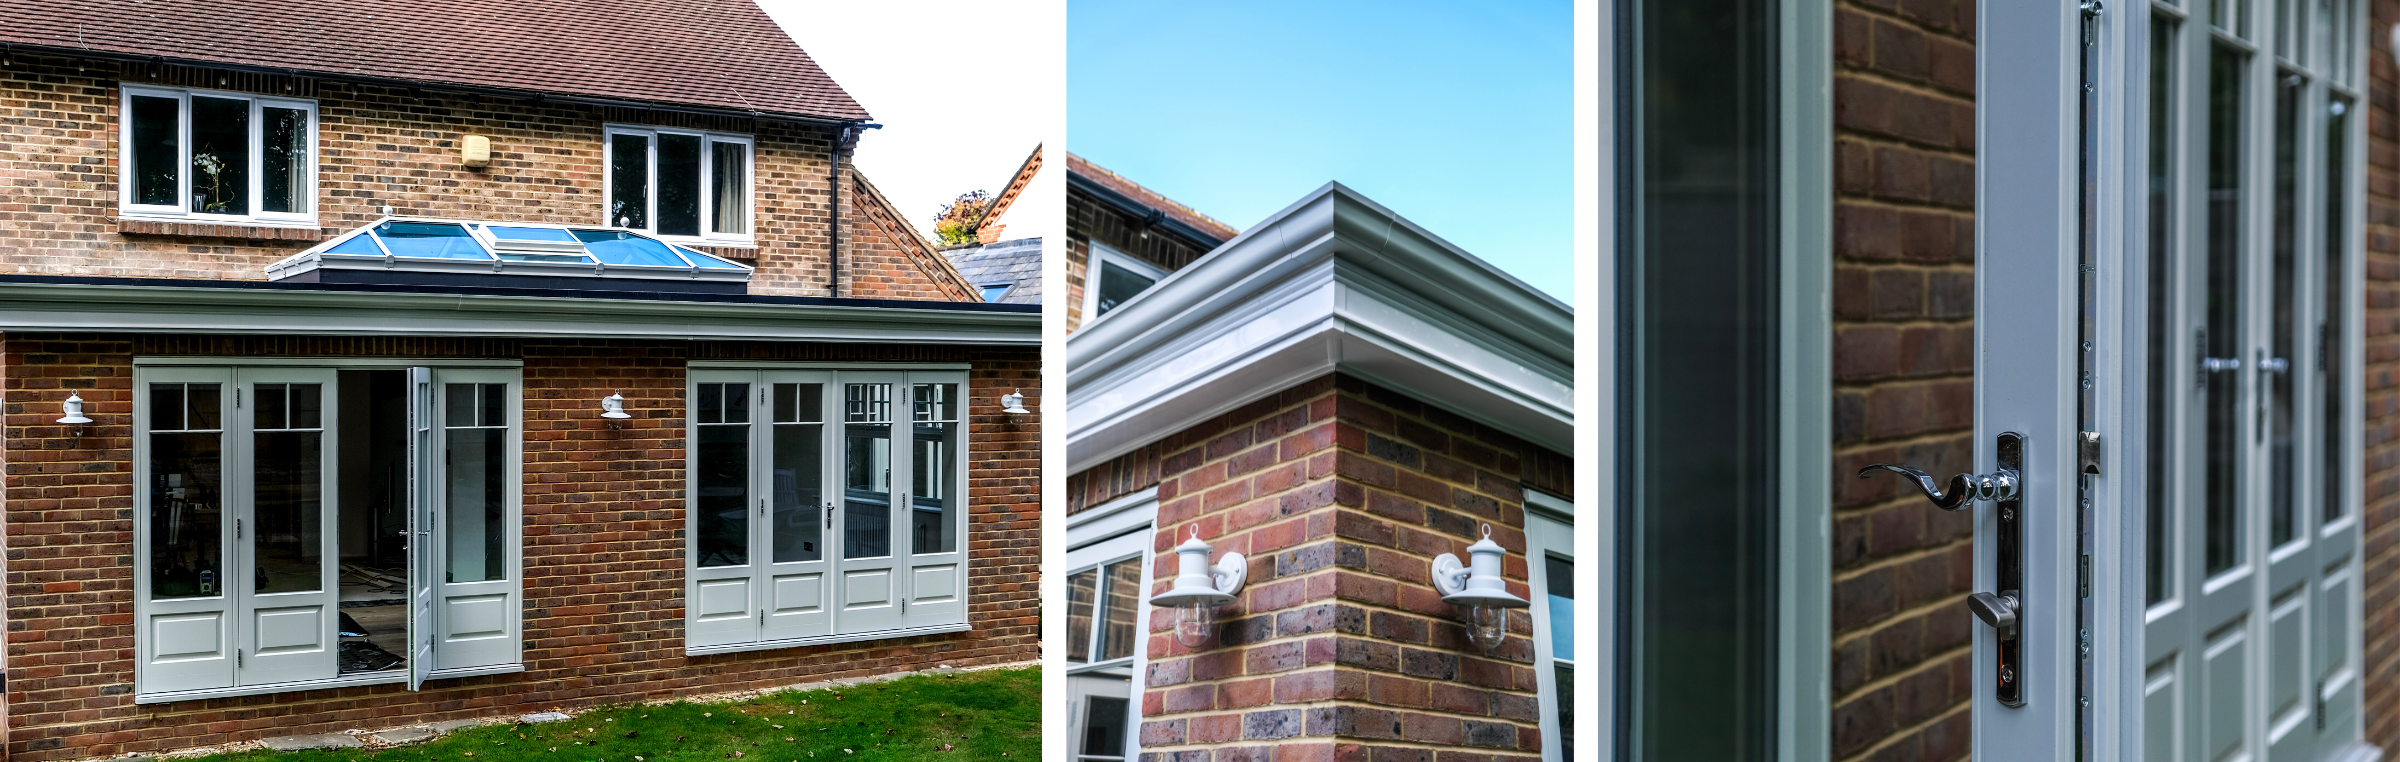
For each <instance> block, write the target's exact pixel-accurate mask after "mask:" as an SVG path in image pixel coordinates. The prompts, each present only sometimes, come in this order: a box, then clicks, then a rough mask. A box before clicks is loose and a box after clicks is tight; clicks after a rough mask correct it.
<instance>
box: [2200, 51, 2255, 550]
mask: <svg viewBox="0 0 2400 762" xmlns="http://www.w3.org/2000/svg"><path fill="white" fill-rule="evenodd" d="M2243 58H2244V56H2243V54H2242V53H2240V52H2238V51H2234V50H2231V49H2229V48H2226V47H2224V46H2223V45H2215V46H2211V48H2210V50H2209V72H2208V73H2209V83H2208V276H2207V277H2208V290H2207V294H2206V296H2207V305H2206V308H2205V311H2204V313H2203V314H2204V315H2205V316H2206V318H2205V319H2206V320H2207V323H2206V324H2205V327H2203V328H2202V329H2201V330H2200V339H2199V341H2198V342H2197V343H2198V344H2199V345H2200V346H2199V349H2200V350H2201V352H2202V354H2203V356H2205V357H2210V358H2217V359H2220V360H2232V361H2237V362H2238V361H2239V360H2240V359H2241V356H2242V350H2241V338H2242V334H2241V314H2242V308H2241V298H2242V283H2241V277H2242V220H2241V216H2242V149H2243V147H2244V145H2245V143H2244V142H2243V140H2242V132H2243V129H2242V128H2243V124H2242V102H2243V99H2242V71H2243V68H2244V66H2245V65H2246V64H2245V62H2244V61H2243V60H2242V59H2243ZM2201 376H2202V379H2201V383H2202V384H2204V385H2205V386H2206V387H2207V388H2206V399H2205V401H2204V402H2203V403H2202V404H2203V405H2205V408H2204V409H2205V412H2204V413H2203V415H2204V416H2205V417H2206V422H2205V427H2206V437H2207V439H2206V449H2205V450H2204V452H2205V453H2206V454H2205V458H2206V461H2205V462H2204V463H2203V465H2202V469H2203V471H2204V476H2203V480H2204V482H2203V484H2202V485H2201V486H2202V494H2203V495H2204V496H2205V498H2204V499H2205V500H2206V501H2207V504H2206V512H2207V516H2206V521H2205V522H2204V526H2203V530H2204V532H2205V533H2206V538H2207V541H2206V543H2205V553H2204V555H2205V557H2204V558H2203V561H2205V566H2206V568H2207V572H2208V573H2209V574H2216V573H2217V572H2221V571H2224V570H2226V569H2231V568H2233V567H2234V565H2235V564H2238V563H2241V542H2240V537H2241V535H2240V532H2241V502H2240V501H2241V489H2240V481H2239V479H2240V468H2241V445H2242V442H2241V409H2240V408H2241V396H2242V395H2241V378H2242V374H2241V373H2240V372H2239V371H2238V370H2228V371H2218V372H2203V373H2202V374H2201Z"/></svg>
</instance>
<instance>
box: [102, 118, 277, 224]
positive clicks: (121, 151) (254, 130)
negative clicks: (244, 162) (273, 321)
mask: <svg viewBox="0 0 2400 762" xmlns="http://www.w3.org/2000/svg"><path fill="white" fill-rule="evenodd" d="M117 89H118V90H119V92H118V94H117V214H118V216H119V217H122V218H126V219H148V220H158V221H166V222H202V223H233V224H249V225H258V226H262V227H316V226H317V176H318V174H319V173H320V172H321V171H322V167H323V164H322V163H321V162H319V161H318V157H317V144H318V141H317V129H318V123H319V122H318V120H319V118H320V115H319V114H318V111H317V102H316V101H314V100H311V99H307V98H284V97H277V96H268V95H257V94H254V93H239V92H232V91H226V90H201V89H195V88H182V87H153V86H149V85H122V86H119V87H118V88H117ZM137 96H139V97H148V98H173V99H175V104H176V105H175V132H176V141H175V148H176V170H175V203H174V205H172V206H162V205H155V204H139V203H135V199H134V191H135V184H134V177H133V172H134V166H133V99H134V98H135V97H137ZM193 96H199V97H204V98H225V99H231V100H241V101H247V102H249V104H250V167H249V170H250V172H249V178H250V187H249V189H248V191H247V192H248V194H249V199H250V205H251V209H252V211H251V212H250V213H248V214H204V213H200V212H195V211H192V190H191V189H192V176H191V171H192V97H193ZM268 108H286V109H298V110H303V111H307V112H308V129H307V135H306V140H307V146H306V149H305V150H304V153H305V154H306V155H307V157H308V171H307V172H306V173H305V174H306V175H307V176H308V182H307V187H306V188H295V189H293V191H292V192H293V194H294V195H295V196H297V198H294V199H293V201H295V202H297V203H296V205H297V206H299V207H300V211H297V212H267V211H259V210H258V207H259V206H260V203H259V202H260V201H261V200H262V198H261V193H260V191H261V189H262V188H263V186H264V184H265V182H266V173H265V172H262V171H260V170H259V162H260V161H261V160H263V159H264V158H265V153H266V152H265V150H264V149H265V145H264V141H265V137H264V134H265V133H264V128H265V124H266V121H265V111H264V110H265V109H268Z"/></svg>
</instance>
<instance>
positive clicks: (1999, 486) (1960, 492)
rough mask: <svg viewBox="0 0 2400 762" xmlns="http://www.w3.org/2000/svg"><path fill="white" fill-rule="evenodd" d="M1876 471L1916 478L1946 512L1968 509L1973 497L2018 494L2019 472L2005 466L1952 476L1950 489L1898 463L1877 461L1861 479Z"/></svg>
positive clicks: (1860, 474) (1927, 495)
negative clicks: (1944, 488)
mask: <svg viewBox="0 0 2400 762" xmlns="http://www.w3.org/2000/svg"><path fill="white" fill-rule="evenodd" d="M1876 471H1890V472H1892V473H1895V474H1899V475H1901V476H1905V477H1908V478H1909V479H1911V480H1914V481H1915V482H1916V484H1917V489H1919V490H1922V491H1924V493H1925V499H1927V500H1931V501H1933V507H1935V508H1940V509H1942V510H1945V511H1959V510H1965V509H1966V507H1967V503H1968V502H1969V501H1973V500H2008V499H2011V498H2014V497H2016V496H2017V472H2016V471H2015V470H2013V469H2007V468H2003V469H2000V470H1999V471H1997V472H1995V473H1991V474H1985V475H1982V476H1978V475H1975V474H1959V475H1957V476H1953V477H1950V489H1948V490H1943V489H1941V488H1939V487H1936V486H1934V481H1933V475H1931V474H1928V473H1925V472H1924V471H1920V470H1917V469H1915V468H1912V467H1909V466H1904V465H1900V464H1898V463H1877V464H1874V465H1871V466H1868V467H1866V468H1862V469H1859V470H1858V478H1861V479H1864V478H1867V477H1869V476H1873V475H1874V473H1875V472H1876Z"/></svg>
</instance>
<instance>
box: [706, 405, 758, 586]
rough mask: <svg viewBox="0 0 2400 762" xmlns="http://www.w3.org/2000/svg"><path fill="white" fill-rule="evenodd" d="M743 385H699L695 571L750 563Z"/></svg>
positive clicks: (747, 432)
mask: <svg viewBox="0 0 2400 762" xmlns="http://www.w3.org/2000/svg"><path fill="white" fill-rule="evenodd" d="M748 390H749V385H748V384H701V385H700V400H701V405H702V406H703V409H704V410H708V411H710V412H708V413H704V414H703V416H704V417H703V420H706V419H707V418H709V417H713V418H716V419H717V420H721V421H724V422H723V423H704V424H702V425H701V426H700V427H699V429H700V432H699V434H700V443H699V447H698V449H697V455H696V457H695V458H694V461H693V463H692V471H693V478H692V482H693V495H692V511H693V517H694V519H695V521H694V523H696V524H697V525H698V526H699V530H698V531H699V536H698V538H697V539H696V541H695V543H694V544H695V545H696V546H697V547H698V561H699V565H701V566H741V565H744V564H748V563H750V426H749V425H748V423H749V420H748V417H747V416H741V417H738V418H737V417H736V416H735V415H733V414H732V413H733V411H735V410H743V409H745V408H744V405H743V404H742V403H743V402H745V401H746V395H747V394H748Z"/></svg>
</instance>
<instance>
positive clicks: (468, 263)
mask: <svg viewBox="0 0 2400 762" xmlns="http://www.w3.org/2000/svg"><path fill="white" fill-rule="evenodd" d="M750 273H751V268H749V267H745V266H743V265H740V264H737V263H734V262H731V261H727V260H724V259H719V258H717V257H713V256H710V255H707V254H703V253H700V252H699V251H695V250H693V249H689V248H686V247H682V246H676V245H673V244H669V243H666V242H664V241H660V240H658V239H655V238H651V237H649V236H646V235H643V234H641V233H636V232H633V231H629V230H619V229H616V228H608V227H598V226H589V225H551V224H544V223H533V222H478V221H473V220H442V219H427V218H418V217H385V218H383V219H381V220H377V221H376V222H374V223H373V224H369V225H365V226H362V227H360V228H358V229H356V230H352V231H349V232H347V233H343V234H341V235H338V236H335V237H333V238H332V239H330V240H327V241H325V242H323V243H320V244H317V245H315V246H312V247H309V248H308V250H306V251H302V252H300V253H298V254H294V255H292V256H290V257H287V258H285V259H284V260H283V261H281V262H277V263H275V264H272V265H268V266H267V280H270V281H289V282H294V283H386V284H391V283H402V284H413V285H467V286H487V287H518V288H566V289H574V290H608V291H645V290H647V291H676V292H701V293H735V294H738V293H744V292H745V291H747V290H748V287H749V282H750ZM560 279H576V280H560ZM581 279H602V280H612V281H618V282H613V283H601V282H593V281H588V280H581ZM626 280H634V281H640V282H638V283H628V282H623V281H626Z"/></svg>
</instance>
